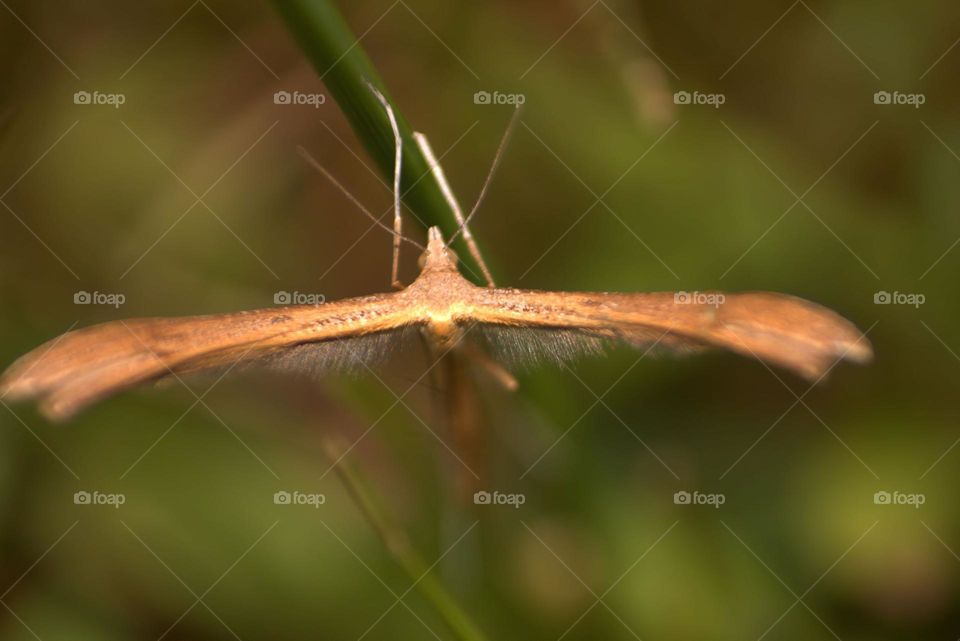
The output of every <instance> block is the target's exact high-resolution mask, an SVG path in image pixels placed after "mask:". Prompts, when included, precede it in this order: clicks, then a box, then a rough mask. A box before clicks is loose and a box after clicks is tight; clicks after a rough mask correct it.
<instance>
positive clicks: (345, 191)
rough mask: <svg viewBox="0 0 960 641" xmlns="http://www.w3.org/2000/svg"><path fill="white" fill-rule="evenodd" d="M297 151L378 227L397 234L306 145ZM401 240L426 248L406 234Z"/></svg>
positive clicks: (391, 233) (420, 248) (421, 249)
mask: <svg viewBox="0 0 960 641" xmlns="http://www.w3.org/2000/svg"><path fill="white" fill-rule="evenodd" d="M297 153H299V154H300V156H301V157H302V158H303V159H304V160H305V161H307V164H309V165H310V166H311V167H313V168H314V169H316V170H317V171H319V172H320V173H321V174H323V175H324V176H325V177H326V178H327V180H329V181H330V182H331V183H333V185H334V186H335V187H336V188H337V189H339V190H340V192H341V193H342V194H343V195H344V196H346V197H347V200H349V201H350V202H352V203H353V204H354V205H356V206H357V209H359V210H360V211H362V212H363V213H364V214H366V215H367V218H369V219H370V220H372V221H373V222H374V223H375V224H376V225H377V226H378V227H381V228H383V229H385V230H387V232H388V233H389V234H390V235H392V236H395V234H396V230H395V229H391V228H390V227H388V226H387V225H385V224H383V222H381V221H380V219H379V218H377V217H376V216H374V215H373V214H371V213H370V211H369V210H368V209H367V208H366V207H364V206H363V203H361V202H360V201H359V200H357V198H356V196H354V195H353V194H351V193H350V191H349V190H348V189H347V188H346V187H344V186H343V185H342V184H341V183H340V181H339V180H337V179H336V178H334V177H333V174H331V173H330V172H329V171H327V168H326V167H324V166H323V165H321V164H320V163H319V162H318V161H317V159H316V158H314V157H313V156H312V155H310V152H309V151H307V150H306V149H305V148H304V147H302V146H300V145H297ZM400 240H404V241H406V242H408V243H410V244H411V245H413V246H414V247H416V248H417V249H419V250H420V251H423V250H425V249H426V247H424V246H423V245H421V244H420V243H418V242H417V241H415V240H413V239H412V238H407V237H406V236H400Z"/></svg>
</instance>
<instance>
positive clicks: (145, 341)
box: [0, 293, 419, 420]
mask: <svg viewBox="0 0 960 641" xmlns="http://www.w3.org/2000/svg"><path fill="white" fill-rule="evenodd" d="M414 314H415V309H414V308H413V307H412V306H411V305H409V304H408V303H407V302H406V299H405V298H404V297H403V296H401V295H400V294H399V293H394V294H382V295H377V296H366V297H361V298H352V299H347V300H342V301H336V302H331V303H326V304H323V305H300V306H287V307H273V308H269V309H261V310H254V311H247V312H238V313H232V314H213V315H207V316H189V317H182V318H139V319H131V320H122V321H112V322H108V323H102V324H100V325H94V326H91V327H87V328H84V329H79V330H75V331H71V332H67V333H66V334H63V335H61V336H59V337H58V338H55V339H53V340H51V341H49V342H47V343H45V344H43V345H41V346H40V347H37V348H36V349H34V350H33V351H31V352H29V353H27V354H26V355H24V356H22V357H20V358H19V359H18V360H17V361H15V362H14V363H13V364H12V365H11V366H10V367H9V368H8V369H7V371H6V372H4V374H3V376H2V377H0V399H8V400H19V399H23V400H28V399H37V400H39V401H40V407H41V411H42V412H43V413H44V414H45V415H46V416H48V417H49V418H51V419H53V420H64V419H67V418H69V417H71V416H72V415H74V414H75V413H76V412H78V411H80V410H82V409H84V408H86V407H87V406H89V405H91V404H92V403H95V402H97V401H99V400H101V399H103V398H106V397H108V396H111V395H113V394H116V393H117V392H119V391H122V390H124V389H127V388H130V387H133V386H135V385H137V384H140V383H145V382H148V381H154V380H158V379H161V378H163V377H165V376H172V375H178V376H179V375H181V374H184V373H191V372H196V371H200V370H205V369H210V368H216V367H222V366H227V365H232V364H235V363H237V362H242V361H248V360H254V359H258V358H263V357H266V356H274V355H282V354H283V353H285V352H288V351H290V350H292V349H294V348H296V347H298V346H303V345H308V344H309V345H319V344H326V345H330V346H331V347H333V346H334V345H336V346H339V347H342V348H344V349H349V347H350V345H349V344H348V343H350V344H352V343H354V342H355V341H357V339H362V338H365V337H366V338H368V337H371V336H377V335H383V334H385V333H388V332H390V331H392V330H399V329H402V328H404V327H406V326H409V325H415V324H417V323H418V322H419V319H418V318H417V317H416V316H415V315H414ZM358 342H359V341H358Z"/></svg>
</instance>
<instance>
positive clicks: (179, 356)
mask: <svg viewBox="0 0 960 641" xmlns="http://www.w3.org/2000/svg"><path fill="white" fill-rule="evenodd" d="M374 92H375V93H376V95H377V97H378V98H380V99H381V102H382V104H383V105H384V107H385V108H386V110H387V113H388V115H389V117H390V121H391V126H392V128H393V131H394V137H395V143H396V150H397V162H396V165H395V176H394V178H395V180H394V227H393V229H392V230H390V228H387V229H388V230H390V231H391V233H393V234H394V261H393V270H392V271H393V282H394V283H395V284H396V285H399V281H398V279H397V253H398V251H399V244H400V241H401V240H405V241H407V242H409V243H411V244H414V245H418V244H417V243H416V242H415V241H412V240H410V239H409V238H406V237H404V236H402V233H401V223H400V192H399V175H400V162H399V159H400V148H401V139H400V135H399V132H398V129H397V125H396V120H395V118H394V114H393V112H392V110H391V109H390V107H389V105H388V104H387V102H386V100H384V99H383V98H382V96H381V95H380V94H379V92H376V90H375V89H374ZM515 120H516V116H515V117H514V122H515ZM511 128H512V123H511ZM508 133H509V130H508ZM421 138H422V137H421ZM506 138H507V136H506V135H505V136H504V142H505V141H506ZM504 142H501V146H500V149H498V152H497V159H496V160H495V162H494V168H495V167H496V165H497V162H498V161H499V158H500V154H501V152H502V150H503V145H504ZM418 143H419V144H421V148H422V149H423V151H425V153H426V155H427V157H428V159H429V160H430V161H431V164H432V167H431V169H432V170H433V172H434V176H435V178H437V179H438V181H439V182H440V183H441V186H442V187H443V188H444V191H445V193H446V194H447V197H448V202H450V204H451V206H452V208H453V210H454V212H455V214H456V216H457V219H458V222H459V223H460V225H459V228H458V232H457V233H458V234H459V233H461V232H462V233H464V235H465V238H466V239H467V240H468V241H469V242H468V246H469V247H470V248H471V253H472V254H474V257H475V258H477V259H478V263H479V264H480V265H481V267H482V269H483V271H484V273H485V274H487V275H488V274H489V270H487V268H486V265H484V264H483V261H482V258H480V256H479V254H478V253H477V252H475V251H474V247H475V244H474V243H473V239H472V237H471V236H470V235H469V229H468V228H467V224H468V223H469V221H470V219H471V217H472V216H473V214H474V213H475V212H476V210H477V208H478V207H479V205H480V200H482V194H483V192H481V199H480V200H478V202H477V203H476V205H475V206H474V208H473V210H472V211H471V212H470V215H469V216H467V217H466V218H464V217H463V216H462V214H461V213H460V210H459V207H457V206H456V203H455V202H454V201H453V199H452V196H451V195H450V193H449V189H448V188H447V186H446V183H445V181H444V179H443V176H442V172H441V171H440V169H439V165H438V164H437V163H436V162H435V159H434V158H433V157H432V153H430V152H429V147H428V146H426V144H425V139H418ZM311 162H313V161H312V159H311ZM316 166H317V168H318V169H319V170H320V171H322V172H323V173H324V174H325V175H327V177H328V178H330V179H331V180H333V181H334V183H335V184H336V185H337V186H338V187H340V188H341V189H343V187H342V186H340V184H339V183H337V182H336V181H335V180H334V179H333V177H332V176H330V174H329V173H328V172H327V171H326V170H325V169H323V168H322V167H320V166H319V165H316ZM492 173H493V170H492V169H491V175H492ZM488 182H489V181H488ZM485 189H486V184H485V185H484V191H485ZM344 192H345V193H346V194H347V196H348V197H349V198H350V199H351V200H353V202H354V203H355V204H356V205H358V206H359V207H360V208H361V209H363V211H364V213H366V214H367V215H369V216H370V217H371V218H374V220H376V218H375V217H374V216H373V215H372V214H370V213H369V212H368V211H366V209H364V208H363V206H362V205H360V203H359V202H357V201H356V199H354V198H353V197H352V196H351V195H350V194H349V193H347V192H346V191H345V190H344ZM377 222H378V224H380V225H381V226H383V227H386V226H385V225H383V224H382V223H379V221H377ZM455 236H456V234H455V235H454V237H455ZM451 240H452V239H451ZM418 246H419V245H418ZM422 249H423V250H424V251H423V253H422V255H421V257H420V274H419V276H417V278H416V279H415V280H414V281H413V282H412V283H411V284H410V285H409V286H407V287H405V288H402V289H400V290H399V291H396V292H392V293H386V294H375V295H372V296H363V297H359V298H350V299H346V300H341V301H336V302H330V303H325V304H322V305H304V306H287V307H272V308H269V309H261V310H254V311H244V312H238V313H232V314H213V315H208V316H190V317H183V318H140V319H133V320H121V321H113V322H108V323H103V324H100V325H94V326H92V327H88V328H85V329H80V330H76V331H71V332H67V333H66V334H63V335H61V336H60V337H58V338H55V339H53V340H51V341H49V342H48V343H46V344H44V345H41V346H40V347H38V348H36V349H34V350H33V351H31V352H29V353H28V354H26V355H25V356H22V357H21V358H19V359H18V360H17V361H16V362H14V363H13V364H12V365H11V366H10V367H9V368H8V369H7V371H6V372H5V373H4V374H3V376H2V378H0V400H29V399H36V400H38V401H39V402H40V409H41V411H42V412H43V413H44V414H45V415H46V416H47V417H49V418H50V419H52V420H65V419H67V418H69V417H71V416H73V415H74V414H75V413H77V412H78V411H80V410H82V409H84V408H86V407H88V406H89V405H91V404H93V403H95V402H97V401H100V400H102V399H105V398H107V397H109V396H111V395H114V394H116V393H118V392H121V391H123V390H126V389H129V388H131V387H134V386H137V385H141V384H144V383H149V382H153V381H158V380H161V379H165V378H168V377H180V376H182V375H184V374H192V373H195V372H201V371H205V370H210V369H213V368H223V367H225V366H227V367H232V366H234V365H236V364H238V363H246V362H253V361H263V360H275V361H276V360H279V361H280V363H281V364H284V361H292V360H297V359H300V358H302V357H303V356H306V357H307V358H309V359H312V361H313V363H314V364H315V365H316V366H317V367H335V366H338V365H345V366H350V367H354V366H356V365H361V364H364V365H365V364H367V363H368V361H370V360H372V359H373V358H375V357H376V356H379V355H380V354H381V353H382V352H383V351H384V350H383V349H382V348H383V347H386V346H389V345H390V344H391V343H395V342H396V341H397V339H398V338H399V335H400V334H401V333H402V332H403V330H406V329H416V330H419V331H420V332H421V333H422V334H423V336H424V337H426V339H427V341H428V342H429V344H430V345H431V346H433V347H434V348H435V350H436V351H437V352H438V353H443V352H447V351H450V350H453V349H457V350H461V349H463V350H469V352H471V353H478V351H479V350H478V349H477V344H478V343H479V345H480V346H481V347H484V348H487V349H488V350H490V351H492V353H493V356H494V358H495V359H497V360H506V361H512V362H517V361H519V362H524V361H537V360H543V359H553V360H563V359H566V358H569V357H572V356H575V355H577V354H578V353H581V352H592V351H598V350H599V349H600V348H601V347H602V346H603V344H604V343H606V342H610V341H613V342H617V343H622V344H626V345H628V346H631V347H636V348H643V347H650V346H657V347H663V348H665V349H667V350H673V351H690V350H696V349H701V348H721V349H726V350H729V351H732V352H736V353H739V354H743V355H746V356H751V357H755V358H759V359H761V360H762V361H764V362H767V363H770V364H773V365H776V366H780V367H783V368H786V369H788V370H791V371H793V372H795V373H797V374H799V375H801V376H804V377H806V378H808V379H810V380H814V381H816V380H819V378H821V377H823V376H824V375H825V374H826V372H827V371H829V369H830V368H831V367H832V366H833V365H834V364H835V363H836V361H838V360H842V359H848V360H852V361H856V362H866V361H868V360H869V359H870V358H871V356H872V351H871V348H870V344H869V342H868V341H867V340H866V338H865V337H864V336H863V334H862V333H861V332H860V331H859V330H857V328H856V327H855V326H854V325H853V324H851V323H850V322H849V321H847V320H845V319H844V318H843V317H841V316H839V315H838V314H836V313H834V312H833V311H830V310H829V309H826V308H824V307H821V306H819V305H816V304H814V303H811V302H809V301H806V300H802V299H799V298H795V297H792V296H787V295H784V294H776V293H768V292H746V293H731V294H719V293H712V294H709V295H705V296H697V297H684V296H682V295H677V294H675V293H673V292H664V293H636V294H620V293H607V292H597V293H592V292H550V291H535V290H522V289H509V288H498V287H494V286H493V283H492V279H490V278H489V277H488V278H487V280H488V283H489V286H487V287H481V286H477V285H474V284H473V283H471V282H470V281H468V280H467V279H466V278H464V277H463V276H462V275H461V274H460V271H459V269H458V266H457V256H456V255H455V254H454V252H453V251H452V250H451V249H450V246H449V243H447V242H444V239H443V237H442V235H441V232H440V229H439V228H437V227H431V228H430V229H429V233H428V240H427V245H426V247H425V248H422ZM305 350H307V351H305ZM475 360H476V359H475ZM481 362H485V363H487V364H488V365H489V368H490V369H491V371H493V372H494V373H496V374H497V375H498V376H499V377H500V378H501V380H502V381H504V382H505V383H506V384H507V385H508V386H511V384H512V383H511V382H512V378H511V377H510V375H509V374H508V373H507V372H506V371H504V370H502V369H501V368H499V367H498V366H496V365H495V364H493V361H491V360H490V359H488V358H483V359H482V360H481Z"/></svg>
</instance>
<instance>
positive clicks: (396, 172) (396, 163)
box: [367, 81, 403, 289]
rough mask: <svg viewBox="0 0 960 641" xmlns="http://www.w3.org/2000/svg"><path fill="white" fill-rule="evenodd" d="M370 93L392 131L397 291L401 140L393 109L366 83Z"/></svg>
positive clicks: (397, 285)
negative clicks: (379, 106) (383, 111)
mask: <svg viewBox="0 0 960 641" xmlns="http://www.w3.org/2000/svg"><path fill="white" fill-rule="evenodd" d="M367 86H368V87H370V91H372V92H373V95H374V96H376V98H377V100H379V101H380V104H381V105H383V108H384V109H385V110H386V112H387V118H388V119H389V120H390V128H391V129H392V130H393V148H394V157H393V268H392V270H391V280H392V283H393V286H394V287H395V288H397V289H403V284H402V283H401V282H400V279H399V277H398V275H399V270H400V238H402V237H403V218H402V217H401V216H400V167H401V165H402V164H403V138H402V137H401V136H400V127H399V126H397V117H396V115H394V113H393V107H391V106H390V103H389V102H387V99H386V98H385V97H384V95H383V94H382V93H380V90H379V89H377V88H376V87H374V86H373V83H372V82H370V81H367Z"/></svg>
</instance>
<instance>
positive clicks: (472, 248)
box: [413, 131, 496, 287]
mask: <svg viewBox="0 0 960 641" xmlns="http://www.w3.org/2000/svg"><path fill="white" fill-rule="evenodd" d="M413 139H414V140H415V141H416V142H417V146H418V147H419V148H420V152H421V153H422V154H423V155H424V157H425V158H426V159H427V164H428V165H430V172H431V173H432V174H433V177H434V179H435V180H436V181H437V184H439V185H440V191H441V193H443V198H444V200H446V201H447V205H449V206H450V209H451V210H452V211H453V217H454V218H456V220H457V226H458V227H457V229H458V230H459V229H463V240H464V242H466V243H467V250H469V252H470V255H471V256H473V259H474V260H475V261H477V265H479V266H480V271H481V272H483V279H484V280H485V281H487V287H496V285H495V284H494V282H493V274H491V273H490V268H489V267H487V263H486V261H485V260H483V255H482V254H481V253H480V248H479V247H478V246H477V241H476V240H474V238H473V234H471V233H470V228H469V227H467V221H466V220H465V219H464V217H463V210H462V209H461V208H460V203H459V202H457V197H456V196H455V195H454V194H453V189H451V188H450V183H448V182H447V176H446V174H444V173H443V167H441V166H440V161H439V160H437V157H436V156H435V155H434V153H433V148H432V147H431V146H430V141H429V140H427V137H426V136H425V135H424V134H422V133H420V132H417V131H415V132H414V133H413Z"/></svg>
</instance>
